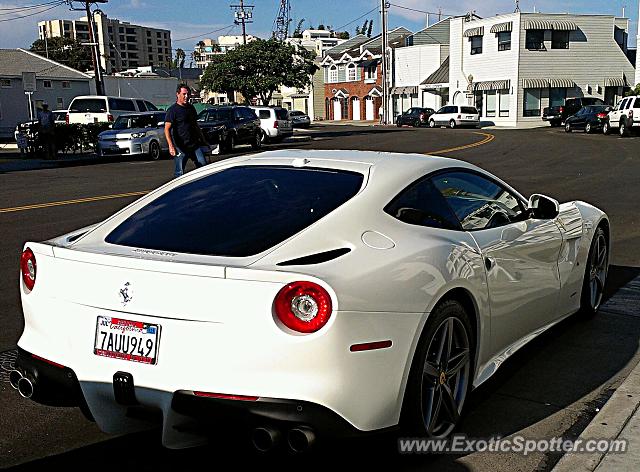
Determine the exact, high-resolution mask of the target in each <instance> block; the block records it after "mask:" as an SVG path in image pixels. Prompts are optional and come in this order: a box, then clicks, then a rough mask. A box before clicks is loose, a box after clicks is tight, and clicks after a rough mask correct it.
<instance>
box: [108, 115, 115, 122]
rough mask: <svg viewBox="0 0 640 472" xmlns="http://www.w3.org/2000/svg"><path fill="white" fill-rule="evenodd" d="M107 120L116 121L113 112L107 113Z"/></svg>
mask: <svg viewBox="0 0 640 472" xmlns="http://www.w3.org/2000/svg"><path fill="white" fill-rule="evenodd" d="M107 121H115V120H114V118H113V115H112V114H111V113H109V114H108V115H107Z"/></svg>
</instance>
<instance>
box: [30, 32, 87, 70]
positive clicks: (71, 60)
mask: <svg viewBox="0 0 640 472" xmlns="http://www.w3.org/2000/svg"><path fill="white" fill-rule="evenodd" d="M47 49H48V50H49V59H51V60H53V61H56V62H59V63H61V64H64V65H65V66H69V67H71V68H73V69H76V70H79V71H85V70H89V69H91V68H93V63H92V61H91V48H90V47H89V46H83V45H82V44H80V42H79V41H76V40H75V39H71V38H61V37H55V38H48V39H47V44H46V45H45V42H44V39H38V40H36V41H34V42H33V44H32V45H31V47H30V48H29V50H30V51H31V52H35V53H36V54H39V55H40V56H43V57H46V55H47Z"/></svg>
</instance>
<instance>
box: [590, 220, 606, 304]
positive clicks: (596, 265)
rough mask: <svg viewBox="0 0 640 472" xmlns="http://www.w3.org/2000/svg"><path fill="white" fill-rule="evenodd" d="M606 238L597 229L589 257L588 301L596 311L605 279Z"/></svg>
mask: <svg viewBox="0 0 640 472" xmlns="http://www.w3.org/2000/svg"><path fill="white" fill-rule="evenodd" d="M607 252H608V250H607V239H606V237H605V235H604V233H603V232H602V231H599V232H598V233H597V234H596V236H595V240H594V242H593V250H592V251H591V255H590V257H589V269H588V270H589V272H588V274H589V303H590V305H591V309H592V310H593V311H597V310H598V308H599V307H600V303H602V297H603V295H604V284H605V281H606V279H607V266H608V262H609V261H608V255H607Z"/></svg>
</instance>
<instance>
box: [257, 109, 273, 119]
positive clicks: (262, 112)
mask: <svg viewBox="0 0 640 472" xmlns="http://www.w3.org/2000/svg"><path fill="white" fill-rule="evenodd" d="M258 117H259V118H260V119H261V120H268V119H269V118H271V112H270V111H269V110H258Z"/></svg>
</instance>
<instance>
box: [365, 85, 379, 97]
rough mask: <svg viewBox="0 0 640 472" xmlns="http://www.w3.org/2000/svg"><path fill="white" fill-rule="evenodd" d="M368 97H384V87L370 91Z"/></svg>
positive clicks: (377, 87) (376, 87)
mask: <svg viewBox="0 0 640 472" xmlns="http://www.w3.org/2000/svg"><path fill="white" fill-rule="evenodd" d="M367 95H368V96H370V97H382V87H380V86H379V85H376V86H375V87H373V88H372V89H371V90H369V93H368V94H367Z"/></svg>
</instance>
